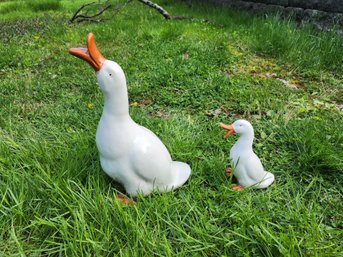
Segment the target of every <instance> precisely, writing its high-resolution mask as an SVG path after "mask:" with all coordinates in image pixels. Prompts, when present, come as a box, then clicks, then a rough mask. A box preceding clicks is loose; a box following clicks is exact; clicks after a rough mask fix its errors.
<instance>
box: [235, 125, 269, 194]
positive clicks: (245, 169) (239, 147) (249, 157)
mask: <svg viewBox="0 0 343 257" xmlns="http://www.w3.org/2000/svg"><path fill="white" fill-rule="evenodd" d="M231 127H232V128H233V131H234V132H232V133H237V134H239V135H240V137H239V139H238V140H237V142H236V143H235V144H234V146H233V147H232V148H231V150H230V160H231V165H232V167H233V168H234V176H235V177H236V178H237V180H238V183H239V185H241V186H243V187H256V188H266V187H268V186H270V185H271V184H272V183H273V181H274V175H273V174H272V173H270V172H267V171H265V170H264V168H263V165H262V163H261V161H260V159H259V158H258V157H257V155H256V154H255V153H254V151H253V149H252V144H253V140H254V129H253V127H252V126H251V124H250V123H249V122H248V121H246V120H237V121H235V122H234V123H233V124H232V125H231ZM229 134H231V133H229Z"/></svg>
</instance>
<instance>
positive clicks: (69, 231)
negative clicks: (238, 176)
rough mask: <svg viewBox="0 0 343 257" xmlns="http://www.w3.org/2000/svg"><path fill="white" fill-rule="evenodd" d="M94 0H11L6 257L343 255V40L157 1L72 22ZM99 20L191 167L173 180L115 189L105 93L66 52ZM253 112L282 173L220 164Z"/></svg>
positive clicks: (3, 204)
mask: <svg viewBox="0 0 343 257" xmlns="http://www.w3.org/2000/svg"><path fill="white" fill-rule="evenodd" d="M85 2H87V1H81V0H78V1H68V0H61V1H41V4H37V1H25V2H23V1H3V0H2V1H0V31H1V32H0V33H1V36H0V53H1V57H0V78H1V79H0V227H1V230H0V256H235V257H236V256H330V257H332V256H341V254H342V250H343V246H342V243H343V232H342V231H343V230H342V229H343V215H342V213H343V212H342V210H343V201H342V200H343V197H342V194H343V192H342V182H343V173H342V172H343V138H342V136H343V133H342V131H343V122H342V115H343V111H341V110H340V108H342V104H343V94H342V93H343V58H342V56H343V38H342V37H340V36H337V35H336V34H335V32H316V31H313V30H312V29H311V28H310V26H308V27H301V28H300V27H298V26H297V25H296V24H295V23H293V22H292V21H289V20H281V19H280V18H278V17H274V16H269V17H254V16H252V15H251V14H249V13H244V12H237V11H233V10H228V9H223V8H215V7H209V6H203V5H198V4H193V6H191V7H189V6H188V5H186V4H184V3H182V2H181V3H180V2H174V1H167V0H159V1H157V2H158V3H159V4H161V5H162V6H164V7H165V8H166V9H167V10H168V11H169V12H170V13H171V14H173V15H189V16H193V17H196V18H199V19H204V18H206V19H209V20H210V22H205V21H202V20H181V21H177V20H172V21H167V20H164V19H163V17H162V16H161V15H160V14H159V13H157V12H156V11H154V10H152V9H150V8H148V7H146V6H144V5H142V4H141V3H139V2H138V1H132V2H131V3H129V4H128V5H127V6H126V7H125V8H124V9H123V10H122V11H121V12H120V13H118V14H116V15H113V12H111V11H108V12H106V13H104V16H103V17H104V18H107V20H105V21H103V22H100V23H90V22H86V23H78V24H69V23H68V20H69V19H70V18H71V16H72V14H73V12H74V11H75V10H76V9H77V8H78V7H79V6H81V5H82V3H85ZM88 32H93V33H94V35H95V39H96V42H97V45H98V48H99V49H100V51H101V52H102V54H103V55H104V57H106V58H107V59H110V60H114V61H116V62H117V63H118V64H120V65H121V67H122V68H123V70H124V71H125V73H126V77H127V81H128V91H129V100H130V105H131V107H130V114H131V116H132V118H133V119H134V120H135V121H137V122H138V123H140V124H142V125H143V126H145V127H147V128H149V129H151V130H152V131H154V132H155V133H156V134H157V135H158V136H159V137H160V138H161V139H162V141H163V142H164V143H165V145H166V146H167V148H168V149H169V151H170V153H171V155H172V157H173V159H176V160H180V161H185V162H187V163H189V164H190V165H191V167H192V175H191V178H190V180H189V181H188V182H187V184H185V185H184V186H183V187H182V188H180V189H177V190H175V191H173V192H170V193H161V194H159V193H154V194H152V195H150V196H148V197H145V198H143V197H139V198H138V199H136V202H137V203H136V204H135V205H133V206H126V205H122V204H120V203H118V202H117V201H115V195H116V193H117V192H118V191H123V188H122V187H121V186H120V185H119V184H116V183H115V182H113V181H112V180H111V179H110V178H109V177H107V176H106V175H105V174H104V173H103V172H102V170H101V167H100V163H99V157H98V152H97V148H96V145H95V131H96V128H97V124H98V121H99V119H100V115H101V113H102V108H103V96H102V93H101V91H100V90H99V88H98V86H97V85H96V78H95V74H94V71H93V70H92V69H91V67H89V65H88V64H86V63H85V62H83V61H81V60H79V59H77V58H75V57H73V56H71V55H69V54H68V49H69V48H70V47H77V46H82V45H85V43H86V36H87V33H88ZM239 118H243V119H247V120H249V121H250V122H251V123H252V125H253V126H254V129H255V137H256V138H255V141H254V150H255V152H256V153H257V155H258V156H259V157H260V159H261V160H262V162H263V164H264V166H265V168H266V170H268V171H271V172H273V173H274V174H275V177H276V182H275V183H274V184H273V185H272V186H271V187H270V188H268V189H266V190H253V189H246V190H244V191H241V192H236V191H233V190H232V189H231V183H233V181H231V180H230V179H229V178H226V177H225V175H224V171H225V169H226V167H227V166H228V165H229V160H228V157H229V152H230V148H231V146H232V145H233V144H234V142H235V141H236V140H237V137H235V136H232V137H230V138H228V139H227V140H224V139H223V136H224V134H225V132H224V131H223V130H221V129H220V128H219V123H220V122H224V123H227V124H230V123H231V122H233V121H234V120H236V119H239Z"/></svg>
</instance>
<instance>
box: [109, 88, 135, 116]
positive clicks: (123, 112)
mask: <svg viewBox="0 0 343 257" xmlns="http://www.w3.org/2000/svg"><path fill="white" fill-rule="evenodd" d="M103 114H104V115H108V116H113V117H117V118H120V117H127V116H129V100H128V95H127V90H126V88H125V90H121V92H115V94H110V93H108V94H104V110H103Z"/></svg>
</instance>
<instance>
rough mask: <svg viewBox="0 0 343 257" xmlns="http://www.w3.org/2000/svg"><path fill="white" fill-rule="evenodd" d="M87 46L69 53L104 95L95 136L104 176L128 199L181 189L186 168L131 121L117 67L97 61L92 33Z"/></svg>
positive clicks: (157, 139) (122, 75) (123, 84)
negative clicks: (93, 73)
mask: <svg viewBox="0 0 343 257" xmlns="http://www.w3.org/2000/svg"><path fill="white" fill-rule="evenodd" d="M87 44H88V49H83V48H73V49H70V50H69V52H70V53H71V54H73V55H75V56H77V57H79V58H81V59H83V60H86V61H87V62H89V63H90V64H91V66H92V67H93V68H94V69H95V71H96V77H97V81H98V84H99V86H100V89H101V91H102V92H103V94H104V109H103V113H102V116H101V119H100V122H99V125H98V128H97V132H96V144H97V148H98V150H99V154H100V162H101V167H102V169H103V170H104V172H105V173H106V174H108V175H109V176H110V177H111V178H113V179H114V180H116V181H118V182H119V183H121V184H122V185H123V186H124V187H125V190H126V192H127V193H128V194H130V195H131V196H136V195H138V194H139V193H141V194H143V195H148V194H150V193H151V192H153V191H155V190H156V191H160V192H165V191H170V190H172V189H175V188H177V187H180V186H182V185H183V184H184V183H185V182H186V181H187V180H188V178H189V176H190V174H191V169H190V167H189V165H188V164H186V163H182V162H177V161H173V160H172V158H171V156H170V154H169V152H168V150H167V148H166V147H165V145H164V144H163V143H162V142H161V140H160V139H159V138H158V137H157V136H156V135H155V134H154V133H153V132H152V131H150V130H149V129H147V128H145V127H143V126H140V125H138V124H137V123H136V122H134V121H133V120H132V119H131V117H130V115H129V103H128V93H127V86H126V79H125V75H124V72H123V70H122V69H121V67H120V66H119V65H118V64H117V63H115V62H113V61H109V60H106V59H105V58H103V57H102V56H101V57H99V55H101V54H100V53H99V52H98V51H97V49H96V47H95V43H94V38H93V35H92V34H91V33H90V34H89V35H88V37H87ZM94 49H96V51H97V52H96V51H95V50H94ZM93 51H95V52H94V53H93ZM97 56H98V57H97ZM102 58H103V59H102ZM93 59H95V60H93ZM98 59H99V60H98Z"/></svg>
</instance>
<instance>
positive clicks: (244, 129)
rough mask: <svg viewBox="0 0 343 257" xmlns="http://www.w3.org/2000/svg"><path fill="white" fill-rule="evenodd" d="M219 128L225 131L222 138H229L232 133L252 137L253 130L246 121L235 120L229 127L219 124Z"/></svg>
mask: <svg viewBox="0 0 343 257" xmlns="http://www.w3.org/2000/svg"><path fill="white" fill-rule="evenodd" d="M220 127H222V128H223V129H225V130H227V132H226V134H225V136H224V138H227V137H229V136H230V135H231V134H233V133H237V134H238V135H240V136H244V135H249V136H254V129H253V127H252V126H251V124H250V122H248V121H246V120H236V121H235V122H234V123H232V124H231V125H226V124H223V123H221V124H220Z"/></svg>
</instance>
